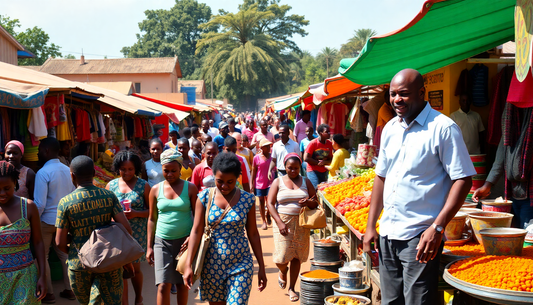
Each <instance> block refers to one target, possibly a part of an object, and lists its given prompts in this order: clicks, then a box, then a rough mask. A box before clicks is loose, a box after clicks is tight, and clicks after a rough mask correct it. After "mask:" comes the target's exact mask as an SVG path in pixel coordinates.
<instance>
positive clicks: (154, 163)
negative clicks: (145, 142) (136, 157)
mask: <svg viewBox="0 0 533 305" xmlns="http://www.w3.org/2000/svg"><path fill="white" fill-rule="evenodd" d="M149 144H150V155H151V156H152V159H150V160H148V161H146V162H144V164H143V166H142V170H141V177H142V178H143V179H144V180H146V181H148V184H149V185H150V187H153V186H154V185H156V184H158V183H159V182H161V181H163V180H165V178H164V177H163V169H162V168H161V153H162V152H163V147H164V146H163V142H161V140H160V139H159V138H154V139H152V140H150V143H149Z"/></svg>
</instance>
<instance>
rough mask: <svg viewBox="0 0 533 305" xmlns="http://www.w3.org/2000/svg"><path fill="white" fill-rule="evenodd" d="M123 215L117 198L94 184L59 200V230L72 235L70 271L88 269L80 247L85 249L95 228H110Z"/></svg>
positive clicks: (57, 223) (69, 255)
mask: <svg viewBox="0 0 533 305" xmlns="http://www.w3.org/2000/svg"><path fill="white" fill-rule="evenodd" d="M119 213H122V206H121V205H120V202H119V201H118V199H117V196H115V194H114V193H113V192H111V191H108V190H106V189H101V188H99V187H96V186H92V185H91V186H88V187H80V188H78V189H76V190H75V191H74V192H72V193H70V194H68V195H67V196H65V197H63V199H61V201H59V205H58V206H57V219H56V227H57V228H61V229H67V230H68V231H69V233H70V234H71V235H72V242H71V243H70V248H69V251H68V260H67V262H68V269H69V270H74V271H82V270H84V269H83V265H82V264H81V262H80V260H79V258H78V252H77V251H76V247H77V248H78V249H81V247H83V244H85V242H86V241H87V240H88V239H89V236H91V233H92V232H93V230H94V229H95V228H100V227H103V226H106V225H108V224H109V223H111V218H112V217H113V216H115V215H117V214H119ZM71 284H72V283H71ZM72 285H74V284H72ZM89 289H90V288H89Z"/></svg>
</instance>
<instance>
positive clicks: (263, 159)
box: [251, 138, 274, 230]
mask: <svg viewBox="0 0 533 305" xmlns="http://www.w3.org/2000/svg"><path fill="white" fill-rule="evenodd" d="M259 147H260V148H261V153H259V154H257V155H256V156H255V157H254V161H253V164H252V189H251V192H252V193H254V192H255V195H256V196H257V198H259V212H260V213H261V220H263V225H262V226H261V229H263V230H266V229H268V223H269V221H268V220H269V219H270V214H269V213H268V210H266V209H265V206H266V198H267V196H268V191H269V190H270V185H271V184H272V180H270V179H268V170H269V167H270V163H271V162H272V156H271V155H270V150H271V148H272V142H270V141H269V140H267V139H266V138H263V139H261V141H260V142H259ZM273 176H274V175H272V177H273Z"/></svg>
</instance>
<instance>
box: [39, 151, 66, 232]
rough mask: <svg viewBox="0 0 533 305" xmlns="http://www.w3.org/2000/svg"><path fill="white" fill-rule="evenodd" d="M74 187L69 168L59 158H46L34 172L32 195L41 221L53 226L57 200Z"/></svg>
mask: <svg viewBox="0 0 533 305" xmlns="http://www.w3.org/2000/svg"><path fill="white" fill-rule="evenodd" d="M75 189H76V188H75V187H74V184H72V178H71V177H70V169H69V168H68V167H67V166H66V165H65V164H63V163H61V162H60V161H59V159H52V160H48V162H46V163H45V164H44V166H43V167H42V168H41V169H40V170H39V171H38V172H37V174H35V191H34V192H33V197H34V202H35V205H36V206H37V209H38V210H39V215H40V216H41V221H42V222H44V223H46V224H49V225H53V226H54V225H55V224H56V217H57V205H58V204H59V201H60V200H61V198H63V197H65V196H67V195H68V194H70V193H72V192H74V190H75Z"/></svg>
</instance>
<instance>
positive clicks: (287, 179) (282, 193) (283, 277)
mask: <svg viewBox="0 0 533 305" xmlns="http://www.w3.org/2000/svg"><path fill="white" fill-rule="evenodd" d="M283 161H284V164H285V170H286V171H287V175H285V176H281V177H279V178H277V179H276V180H274V182H273V183H272V186H271V187H270V192H269V193H268V200H267V207H268V210H269V211H270V214H271V215H272V218H273V219H274V227H273V232H274V249H275V250H274V254H273V256H272V258H273V261H274V263H275V264H276V265H277V266H278V269H279V272H278V285H279V287H280V288H281V289H285V288H286V286H287V273H289V271H290V273H289V274H290V282H289V299H290V300H291V302H296V301H298V299H299V297H298V294H297V293H296V291H295V290H294V289H295V286H296V281H297V280H298V276H299V274H300V265H301V264H302V263H304V262H306V261H307V258H308V256H309V229H305V228H302V227H301V226H300V224H299V221H298V220H299V214H300V209H301V208H302V207H305V206H307V207H309V208H311V209H315V208H316V207H317V206H318V202H317V201H316V200H314V199H312V198H314V197H315V194H316V192H315V188H314V187H313V184H312V183H311V181H310V180H309V179H306V178H305V177H302V176H300V168H301V166H302V159H300V156H299V155H298V154H295V153H290V154H288V155H287V156H285V159H284V160H283ZM310 198H311V199H310ZM289 264H290V265H289Z"/></svg>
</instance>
